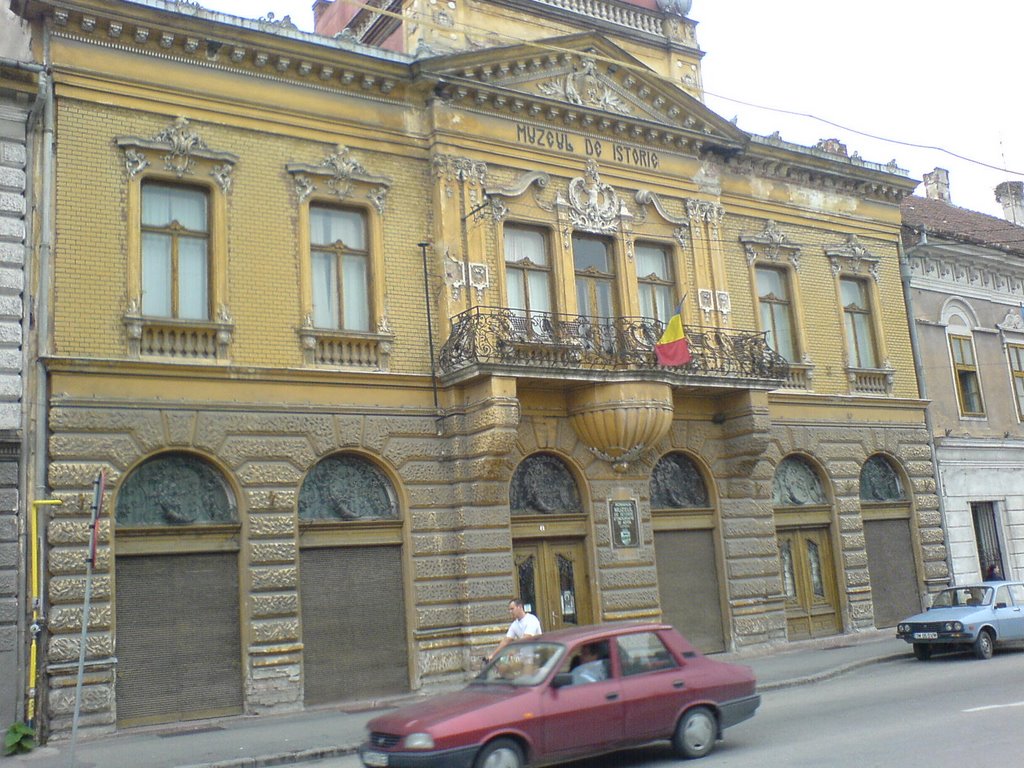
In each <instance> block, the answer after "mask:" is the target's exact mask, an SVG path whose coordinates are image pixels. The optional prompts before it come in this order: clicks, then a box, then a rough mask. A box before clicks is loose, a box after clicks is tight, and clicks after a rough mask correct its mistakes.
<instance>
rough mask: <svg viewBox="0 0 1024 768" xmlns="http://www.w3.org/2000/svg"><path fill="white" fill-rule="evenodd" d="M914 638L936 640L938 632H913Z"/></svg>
mask: <svg viewBox="0 0 1024 768" xmlns="http://www.w3.org/2000/svg"><path fill="white" fill-rule="evenodd" d="M914 639H915V640H938V639H939V633H938V632H915V633H914Z"/></svg>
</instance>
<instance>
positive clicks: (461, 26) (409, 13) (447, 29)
mask: <svg viewBox="0 0 1024 768" xmlns="http://www.w3.org/2000/svg"><path fill="white" fill-rule="evenodd" d="M342 1H344V0H342ZM362 7H368V6H365V5H364V6H362ZM373 12H374V13H376V14H378V15H380V16H385V17H390V18H394V19H397V20H399V21H413V22H415V23H416V24H419V25H420V26H422V27H426V28H429V29H432V30H434V31H437V32H443V33H451V32H452V31H453V30H456V31H462V32H463V33H465V34H470V33H472V34H479V35H483V36H484V37H490V38H491V39H497V40H503V41H505V42H506V43H507V44H509V45H526V46H530V47H532V48H536V49H538V50H541V51H544V52H547V53H557V54H579V53H580V51H579V50H578V49H575V48H565V47H561V46H557V45H554V44H552V43H550V42H547V41H544V40H536V39H528V38H523V37H518V36H516V35H511V34H508V33H507V32H497V31H495V30H493V29H487V28H484V27H479V26H476V25H473V24H470V23H466V22H459V23H457V24H451V25H442V24H439V23H437V22H435V21H434V20H433V19H431V18H429V16H428V15H427V14H425V13H423V12H420V11H416V10H413V9H412V8H409V9H407V10H406V11H404V12H402V13H396V12H394V11H389V10H387V9H385V8H374V9H373ZM587 55H588V56H589V57H590V58H592V59H594V60H595V61H601V62H604V63H607V64H615V65H616V66H617V67H619V68H620V69H629V70H632V71H634V72H636V73H638V74H643V75H644V76H645V77H648V78H652V79H656V80H659V81H662V82H664V83H668V84H670V85H672V86H674V87H677V88H678V87H680V83H679V82H677V81H676V80H675V79H673V78H671V77H666V76H665V75H662V74H660V73H658V72H655V71H654V70H651V69H649V68H648V67H646V66H644V65H642V64H634V63H633V62H629V61H623V60H621V59H613V58H611V57H608V56H603V55H601V54H599V53H596V52H591V51H588V52H587ZM701 91H702V92H703V93H704V94H705V95H707V96H711V97H713V98H716V99H723V100H725V101H729V102H732V103H735V104H742V105H743V106H746V107H750V108H752V109H760V110H763V111H766V112H774V113H776V114H781V115H788V116H791V117H800V118H806V119H810V120H815V121H817V122H820V123H822V124H824V125H829V126H832V127H833V128H838V129H839V130H842V131H847V132H849V133H852V134H855V135H857V136H863V137H865V138H868V139H872V140H874V141H881V142H884V143H886V144H894V145H897V146H901V147H908V148H911V149H922V150H927V151H931V152H939V153H941V154H944V155H947V156H949V157H952V158H956V159H957V160H960V161H962V162H965V163H969V164H971V165H977V166H979V167H982V168H987V169H989V170H995V171H1000V172H1002V173H1005V174H1009V175H1012V176H1024V170H1022V171H1016V170H1012V169H1008V168H1006V167H1005V162H1004V165H1003V166H999V165H994V164H992V163H987V162H985V161H984V160H978V159H976V158H972V157H968V156H966V155H962V154H960V153H958V152H954V151H953V150H950V149H946V148H945V147H940V146H937V145H933V144H920V143H916V142H911V141H904V140H901V139H895V138H891V137H887V136H881V135H879V134H876V133H870V132H868V131H862V130H859V129H857V128H851V127H849V126H846V125H842V124H841V123H837V122H835V121H833V120H829V119H827V118H824V117H819V116H818V115H815V114H813V113H810V112H800V111H796V110H789V109H783V108H781V107H768V106H764V105H762V104H755V103H753V102H750V101H745V100H743V99H737V98H734V97H731V96H725V95H723V94H720V93H715V92H713V91H709V90H707V89H706V88H703V87H702V88H701Z"/></svg>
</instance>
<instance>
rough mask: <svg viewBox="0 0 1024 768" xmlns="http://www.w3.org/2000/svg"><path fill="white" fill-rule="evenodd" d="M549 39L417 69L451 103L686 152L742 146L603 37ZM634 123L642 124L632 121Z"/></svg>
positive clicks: (728, 128)
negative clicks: (437, 81) (543, 45)
mask: <svg viewBox="0 0 1024 768" xmlns="http://www.w3.org/2000/svg"><path fill="white" fill-rule="evenodd" d="M547 42H549V43H550V44H551V49H550V50H539V49H538V48H537V46H534V45H522V46H509V47H505V48H500V49H494V48H492V49H485V50H481V51H473V52H471V53H458V54H453V55H450V56H441V57H437V58H435V59H432V60H430V61H424V62H423V63H422V66H423V71H424V72H425V73H429V74H431V75H433V76H436V77H439V78H441V79H442V84H441V86H440V88H439V93H441V95H442V96H444V97H446V98H448V99H450V100H452V101H455V102H460V101H462V102H467V103H470V104H472V105H473V107H474V108H476V109H486V108H487V107H488V106H489V107H490V108H491V109H492V110H497V111H502V112H505V113H510V114H511V115H513V116H515V115H522V116H524V117H530V118H532V120H533V122H538V121H539V120H541V119H547V121H548V122H556V123H564V124H566V125H569V126H577V127H579V128H586V129H591V130H594V129H601V128H610V129H613V130H617V131H618V132H619V134H620V135H621V134H622V132H623V131H625V133H626V136H634V137H635V138H637V139H642V140H643V141H644V142H645V143H648V144H652V145H657V144H659V143H662V144H664V143H665V142H669V143H674V145H675V146H677V147H680V146H682V147H686V148H687V149H689V150H690V151H692V152H696V151H700V149H701V148H703V147H704V146H705V145H715V146H723V147H730V148H739V147H741V146H743V145H744V144H745V143H746V141H747V135H746V134H745V133H744V132H743V131H741V130H740V129H738V128H737V127H736V126H735V125H733V124H732V123H730V122H729V121H727V120H725V119H723V118H722V117H720V116H719V115H717V114H715V113H714V112H712V111H711V110H709V109H708V108H707V107H706V106H704V104H702V103H701V102H700V101H699V100H697V99H695V98H693V97H692V96H690V95H689V94H688V93H686V92H685V91H684V90H683V89H682V88H681V87H676V86H673V85H672V84H670V83H666V82H665V81H664V80H662V79H661V78H659V77H657V76H656V75H655V73H653V72H652V71H651V70H650V69H649V68H648V67H646V66H645V65H644V64H642V63H641V62H640V61H639V60H637V59H635V58H634V57H633V56H631V55H630V54H629V53H627V52H626V51H625V50H623V49H622V48H620V47H618V46H617V45H615V44H614V43H612V42H610V41H609V40H607V39H606V38H604V37H602V36H601V35H599V34H596V33H592V32H588V33H580V34H576V35H568V36H566V37H562V38H555V39H552V40H549V41H547ZM448 78H451V79H448ZM595 113H596V114H595ZM601 113H603V115H604V116H603V117H602V116H601ZM640 121H642V123H643V126H642V127H641V126H640V125H635V126H634V125H633V123H635V122H640ZM652 123H654V124H657V125H660V126H662V128H661V130H656V129H653V128H652V127H651V124H652ZM681 136H682V137H685V138H683V143H682V145H680V143H679V141H680V138H681Z"/></svg>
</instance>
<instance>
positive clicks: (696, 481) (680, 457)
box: [651, 453, 708, 509]
mask: <svg viewBox="0 0 1024 768" xmlns="http://www.w3.org/2000/svg"><path fill="white" fill-rule="evenodd" d="M707 506H708V489H707V487H706V486H705V485H704V478H703V477H701V474H700V470H698V469H697V465H696V464H695V463H694V462H693V459H691V458H690V457H689V456H687V455H686V454H684V453H670V454H668V455H666V456H663V457H662V458H661V460H660V461H659V462H658V463H657V464H656V465H655V466H654V472H652V473H651V509H693V508H702V507H707Z"/></svg>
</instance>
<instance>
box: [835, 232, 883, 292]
mask: <svg viewBox="0 0 1024 768" xmlns="http://www.w3.org/2000/svg"><path fill="white" fill-rule="evenodd" d="M825 255H826V256H828V260H829V262H830V263H831V264H832V274H833V275H839V274H840V273H841V272H846V273H850V274H854V275H860V274H863V273H865V272H866V273H868V274H869V275H871V279H872V280H874V281H875V282H876V283H877V282H878V264H879V262H880V261H881V259H880V258H879V257H878V256H875V255H874V254H872V253H871V252H870V251H869V250H868V249H867V248H865V247H864V246H863V245H861V242H860V240H859V239H858V238H857V236H856V235H847V237H846V242H844V243H842V244H841V245H834V246H826V247H825Z"/></svg>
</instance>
